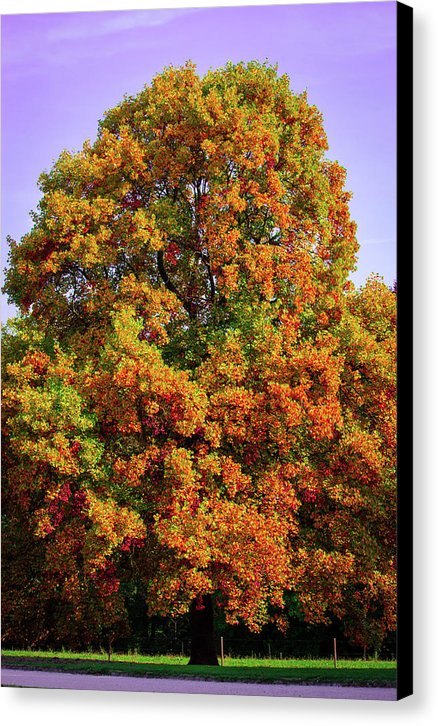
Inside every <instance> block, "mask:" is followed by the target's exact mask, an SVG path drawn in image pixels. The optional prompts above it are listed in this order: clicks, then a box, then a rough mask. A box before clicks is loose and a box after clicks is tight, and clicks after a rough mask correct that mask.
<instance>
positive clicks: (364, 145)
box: [2, 2, 396, 317]
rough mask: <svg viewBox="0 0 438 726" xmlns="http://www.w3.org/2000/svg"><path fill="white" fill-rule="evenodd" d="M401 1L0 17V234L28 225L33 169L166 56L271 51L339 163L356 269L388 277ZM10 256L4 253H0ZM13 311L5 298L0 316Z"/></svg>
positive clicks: (74, 141) (392, 264)
mask: <svg viewBox="0 0 438 726" xmlns="http://www.w3.org/2000/svg"><path fill="white" fill-rule="evenodd" d="M395 50H396V3H395V2H354V3H345V4H321V5H318V4H315V5H289V6H287V5H286V6H284V5H283V6H282V5H278V6H275V5H268V6H254V7H248V6H246V7H245V6H242V7H222V8H211V7H210V8H193V9H186V10H184V9H178V10H165V9H162V10H144V11H140V10H133V11H112V12H90V13H82V12H81V13H51V14H41V15H7V16H3V17H2V239H3V245H2V247H3V250H4V247H5V244H4V239H5V237H6V235H7V234H10V235H11V236H12V237H13V238H14V239H19V238H20V237H21V236H22V235H23V234H24V233H25V232H26V231H28V230H29V229H30V227H31V226H32V222H31V219H30V217H29V212H30V210H32V209H34V208H35V207H36V204H37V202H38V199H39V192H38V189H37V186H36V182H37V179H38V176H39V174H40V173H41V171H43V170H47V169H49V168H50V167H51V165H52V164H53V162H54V161H55V160H56V158H57V157H58V155H59V153H60V152H61V151H62V149H65V148H66V149H69V150H71V151H73V150H78V149H79V148H80V147H81V146H82V144H83V142H84V140H85V139H87V138H88V139H91V140H93V139H94V138H95V135H96V130H97V121H98V120H99V119H100V118H101V117H102V115H103V113H104V111H105V110H106V109H108V108H111V107H112V106H113V105H115V104H116V103H118V102H119V101H120V100H121V98H122V96H123V95H124V94H125V93H127V94H135V93H136V92H138V91H139V90H140V89H141V88H142V86H143V85H144V84H145V83H149V82H150V80H151V78H152V77H153V76H154V75H155V74H156V73H158V72H160V71H161V69H162V68H163V66H165V65H170V64H174V65H181V64H183V63H184V62H185V61H186V60H188V59H190V60H192V61H194V62H195V63H196V64H197V67H198V72H199V73H201V74H203V73H204V72H205V71H206V70H208V68H210V67H213V68H214V67H217V66H221V65H223V64H224V63H226V62H227V61H228V60H231V61H234V62H237V61H240V60H243V61H248V60H252V59H257V60H261V61H263V60H265V59H268V60H269V61H270V62H272V63H278V67H279V72H280V73H287V74H288V75H289V78H290V82H291V87H292V89H293V90H294V91H295V92H299V91H302V90H303V89H305V88H306V89H307V91H308V95H309V100H310V101H311V102H312V103H315V104H316V105H317V106H318V108H319V109H320V110H321V111H322V113H323V116H324V125H325V129H326V132H327V135H328V141H329V147H330V148H329V151H328V153H327V156H328V157H329V158H330V159H337V160H338V161H339V162H340V163H341V164H342V165H343V166H345V167H346V168H347V171H348V176H347V187H348V189H349V190H351V191H352V192H353V194H354V196H353V199H352V202H351V214H352V217H353V219H355V220H356V222H357V223H358V240H359V243H360V254H359V264H358V270H357V272H356V273H354V275H353V280H354V281H355V283H357V284H362V283H363V282H364V280H365V279H366V277H367V276H368V275H369V273H370V272H378V273H380V274H381V275H383V277H384V279H385V281H386V282H387V284H392V283H393V281H394V279H395V276H396V271H395V270H396V250H395V239H396V197H395V195H396V179H395V174H396V153H395V152H396V147H395V143H396V135H395V130H396V87H395V81H396V57H395ZM4 264H5V259H4V257H3V265H2V266H4ZM12 313H13V309H12V308H9V309H6V305H4V314H3V317H7V316H8V315H11V314H12Z"/></svg>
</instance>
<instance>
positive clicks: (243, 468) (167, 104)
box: [4, 63, 396, 640]
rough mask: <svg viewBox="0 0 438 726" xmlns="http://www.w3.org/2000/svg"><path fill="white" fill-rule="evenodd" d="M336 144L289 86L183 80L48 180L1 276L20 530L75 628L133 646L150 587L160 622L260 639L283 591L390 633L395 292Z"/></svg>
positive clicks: (161, 90) (240, 68) (190, 75)
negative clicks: (130, 628)
mask: <svg viewBox="0 0 438 726" xmlns="http://www.w3.org/2000/svg"><path fill="white" fill-rule="evenodd" d="M326 150H327V140H326V137H325V133H324V130H323V126H322V118H321V114H320V113H319V112H318V111H317V109H316V108H315V107H314V106H311V105H309V104H308V102H307V99H306V95H305V94H300V95H294V94H293V93H292V92H291V90H290V88H289V80H288V78H287V77H286V76H281V77H279V76H278V75H277V72H276V69H275V68H272V67H270V66H268V65H260V64H258V63H249V64H247V65H244V64H237V65H231V64H228V65H227V66H226V67H225V68H222V69H219V70H216V71H210V72H208V73H207V74H206V75H205V76H204V77H203V78H200V77H199V76H198V75H197V74H196V71H195V68H194V67H193V66H192V65H191V64H187V65H186V66H184V67H182V68H179V69H178V68H173V67H171V68H167V69H165V70H164V71H163V73H161V74H160V75H158V76H156V78H155V79H154V80H153V82H152V84H151V85H150V86H146V87H145V88H144V89H143V91H141V92H140V93H139V94H138V95H137V96H136V97H133V98H130V97H128V98H125V99H124V100H123V101H122V103H120V105H118V106H117V107H115V108H114V109H112V110H110V111H109V112H108V113H107V114H106V116H105V118H104V119H103V121H101V123H100V126H99V132H98V136H97V139H96V141H95V142H94V143H93V144H91V143H90V142H86V143H85V145H84V147H83V149H82V150H81V151H80V152H79V153H76V154H71V153H69V152H64V153H63V154H61V156H60V158H59V159H58V161H57V162H56V163H55V165H54V166H53V168H52V169H51V170H50V171H49V172H48V173H44V174H43V175H42V176H41V178H40V188H41V191H42V199H41V202H40V204H39V207H38V210H37V212H36V213H35V215H34V226H33V228H32V230H31V231H30V232H29V233H28V234H27V235H25V236H24V237H23V239H22V240H21V242H20V243H18V244H17V243H15V242H12V243H11V255H10V267H9V270H8V273H7V279H6V289H7V291H8V293H9V295H10V298H11V300H13V301H14V303H15V304H16V305H18V306H19V308H20V310H21V317H19V318H18V319H17V321H15V322H14V323H13V324H12V326H11V328H10V330H8V331H7V332H6V341H5V349H6V351H7V354H6V361H5V363H6V374H5V392H4V402H5V419H4V426H5V434H6V437H7V440H8V446H7V451H6V457H7V463H8V474H7V482H6V485H5V491H6V502H7V509H8V512H10V514H7V516H9V517H11V520H10V521H11V523H12V522H13V521H16V520H14V517H16V514H15V513H16V512H17V511H19V512H20V515H19V516H20V517H21V518H23V517H24V518H25V520H26V522H27V526H28V527H30V528H31V529H32V532H33V533H34V536H35V537H36V538H37V540H38V542H39V543H43V545H44V553H45V554H44V558H45V559H44V566H43V571H44V573H45V578H46V579H45V583H44V585H43V590H44V588H48V589H49V590H50V591H52V590H53V589H54V590H56V592H57V593H58V594H59V597H60V599H61V601H62V602H63V603H69V605H70V606H71V609H72V610H71V611H72V612H74V613H75V614H76V613H77V614H79V616H78V619H79V621H80V622H85V621H88V620H89V621H90V623H91V626H90V627H95V624H96V623H102V625H103V623H104V624H105V627H109V626H110V625H111V623H113V624H114V627H115V628H117V623H121V622H122V621H123V618H124V615H123V609H124V604H123V597H122V595H121V592H122V591H121V588H120V582H121V581H122V582H129V581H130V580H135V582H137V583H138V586H139V587H140V589H141V590H142V591H144V592H145V596H146V598H147V603H148V608H149V612H150V613H152V614H153V613H156V614H166V613H171V614H173V615H178V614H181V613H183V612H186V611H187V609H188V607H189V605H190V602H191V601H192V600H193V599H194V598H196V597H198V598H200V603H201V605H200V606H201V607H202V595H203V594H207V593H215V594H216V602H217V606H218V607H219V608H223V610H224V611H225V613H226V617H227V621H228V622H230V623H235V622H238V621H239V620H242V621H244V622H245V623H246V624H247V625H248V626H249V627H250V628H251V629H252V630H254V631H258V630H260V628H261V627H262V625H263V624H264V623H266V622H267V621H268V620H274V621H275V622H277V623H278V624H279V625H280V626H284V625H285V622H286V619H285V617H284V615H282V612H283V608H284V604H285V603H284V596H285V593H286V594H288V597H289V600H288V603H289V605H290V604H291V603H293V604H294V608H295V609H296V608H297V607H298V608H299V611H300V612H301V613H302V614H303V617H304V618H305V619H306V620H307V621H308V622H329V620H330V617H332V616H336V617H338V618H341V619H342V618H344V616H345V617H346V618H347V620H348V623H349V628H350V631H351V633H352V634H353V635H354V636H355V637H357V638H358V639H359V640H360V639H361V638H362V640H363V637H365V636H364V635H363V621H364V617H366V615H367V614H369V615H370V616H371V617H372V618H377V620H378V622H379V628H380V629H381V632H382V633H384V632H385V631H386V629H388V628H389V629H392V628H394V624H395V621H394V617H395V616H394V589H395V583H394V547H395V542H394V538H395V534H394V529H395V430H394V426H395V310H396V306H395V303H396V296H395V293H394V292H392V291H390V290H388V288H386V286H385V285H384V284H383V283H382V282H381V281H380V280H379V279H378V278H377V277H375V278H372V279H371V280H370V281H369V282H368V283H367V285H366V286H365V287H364V288H363V289H362V290H358V291H356V290H354V288H353V287H352V285H351V283H349V282H348V276H349V274H350V272H351V270H352V269H353V268H354V264H355V255H356V252H357V241H356V238H355V225H354V223H353V222H352V221H351V220H350V217H349V208H348V202H349V198H350V195H349V193H347V192H346V191H345V189H344V181H345V170H344V169H342V167H340V166H339V165H338V164H337V163H336V162H330V161H328V160H327V159H326V157H325V152H326ZM17 516H18V515H17ZM11 526H13V524H11ZM17 537H19V531H18V530H17ZM357 603H359V606H360V608H362V610H363V611H364V612H362V611H361V613H360V616H358V615H357V613H355V608H356V604H357ZM90 611H91V612H90ZM75 617H76V615H75ZM70 625H71V621H69V622H68V627H70Z"/></svg>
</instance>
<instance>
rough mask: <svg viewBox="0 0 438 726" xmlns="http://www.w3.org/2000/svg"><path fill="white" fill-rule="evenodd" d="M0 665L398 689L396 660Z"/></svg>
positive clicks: (60, 659) (33, 656)
mask: <svg viewBox="0 0 438 726" xmlns="http://www.w3.org/2000/svg"><path fill="white" fill-rule="evenodd" d="M2 665H3V667H9V668H25V669H29V670H46V671H64V672H68V673H93V674H96V675H104V674H105V673H106V674H112V675H126V676H128V675H129V676H143V677H145V678H196V679H201V680H216V681H244V682H247V683H251V682H252V683H308V684H310V683H312V684H315V683H326V684H328V683H331V684H342V685H357V686H384V687H392V688H394V687H395V686H396V663H395V662H394V661H377V660H370V661H363V660H338V662H337V668H334V665H333V661H330V660H286V659H284V660H274V659H270V660H268V659H256V658H225V665H224V666H223V667H222V666H189V665H187V657H182V656H173V655H168V656H153V655H120V654H116V653H115V654H113V655H112V657H111V662H109V661H108V658H107V656H106V655H104V654H100V653H71V652H67V651H18V650H14V651H12V650H4V651H2Z"/></svg>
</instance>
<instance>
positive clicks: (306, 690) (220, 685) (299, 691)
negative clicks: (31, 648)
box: [1, 668, 396, 701]
mask: <svg viewBox="0 0 438 726" xmlns="http://www.w3.org/2000/svg"><path fill="white" fill-rule="evenodd" d="M1 675H2V686H22V687H25V688H73V689H75V690H80V691H90V690H91V691H147V692H148V693H203V694H210V695H225V696H283V697H287V698H348V699H359V700H367V701H395V700H396V690H395V688H359V687H356V686H301V685H296V684H288V683H237V682H235V681H234V682H228V683H225V682H223V681H198V680H188V679H186V678H184V679H182V678H179V679H177V678H141V677H138V678H133V677H132V676H93V675H88V674H85V673H54V672H52V673H49V672H47V671H28V670H26V671H25V670H18V669H17V670H15V669H12V668H2V672H1Z"/></svg>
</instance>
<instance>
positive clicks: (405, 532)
mask: <svg viewBox="0 0 438 726" xmlns="http://www.w3.org/2000/svg"><path fill="white" fill-rule="evenodd" d="M396 23H397V636H396V653H397V700H400V699H402V698H406V697H407V696H410V695H412V693H413V423H412V422H413V8H412V7H410V6H408V5H404V4H403V3H400V2H397V3H396Z"/></svg>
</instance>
